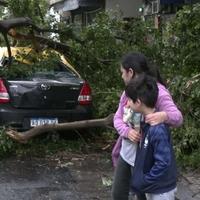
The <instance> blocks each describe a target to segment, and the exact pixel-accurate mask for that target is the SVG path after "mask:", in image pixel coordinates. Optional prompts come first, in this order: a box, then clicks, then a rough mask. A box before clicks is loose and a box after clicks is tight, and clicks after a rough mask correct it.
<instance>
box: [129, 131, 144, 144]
mask: <svg viewBox="0 0 200 200" xmlns="http://www.w3.org/2000/svg"><path fill="white" fill-rule="evenodd" d="M140 138H141V134H140V133H138V132H137V131H136V130H134V129H131V130H130V131H129V132H128V139H129V140H131V141H132V142H135V143H137V142H139V141H140Z"/></svg>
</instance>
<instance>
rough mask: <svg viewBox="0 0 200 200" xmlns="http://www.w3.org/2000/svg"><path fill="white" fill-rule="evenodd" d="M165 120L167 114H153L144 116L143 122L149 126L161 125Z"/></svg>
mask: <svg viewBox="0 0 200 200" xmlns="http://www.w3.org/2000/svg"><path fill="white" fill-rule="evenodd" d="M166 120H167V113H166V112H155V113H151V114H148V115H146V116H145V122H146V123H148V124H150V125H152V126H153V125H156V124H160V123H163V122H165V121H166Z"/></svg>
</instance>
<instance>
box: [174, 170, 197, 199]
mask: <svg viewBox="0 0 200 200" xmlns="http://www.w3.org/2000/svg"><path fill="white" fill-rule="evenodd" d="M177 198H178V199H179V200H200V170H193V171H191V172H182V173H181V176H180V177H179V181H178V190H177Z"/></svg>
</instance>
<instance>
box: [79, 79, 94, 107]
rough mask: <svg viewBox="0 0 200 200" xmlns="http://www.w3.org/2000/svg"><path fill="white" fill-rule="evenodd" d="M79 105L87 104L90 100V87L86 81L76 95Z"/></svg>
mask: <svg viewBox="0 0 200 200" xmlns="http://www.w3.org/2000/svg"><path fill="white" fill-rule="evenodd" d="M78 102H79V104H80V105H88V104H90V103H91V102H92V96H91V88H90V86H89V84H88V83H87V82H84V84H83V86H82V89H81V92H80V94H79V97H78Z"/></svg>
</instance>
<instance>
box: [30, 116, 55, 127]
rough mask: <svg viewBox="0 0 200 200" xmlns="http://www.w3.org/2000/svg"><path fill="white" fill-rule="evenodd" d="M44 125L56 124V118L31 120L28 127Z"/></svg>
mask: <svg viewBox="0 0 200 200" xmlns="http://www.w3.org/2000/svg"><path fill="white" fill-rule="evenodd" d="M44 124H58V119H57V118H32V119H31V121H30V126H31V127H35V126H40V125H44Z"/></svg>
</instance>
